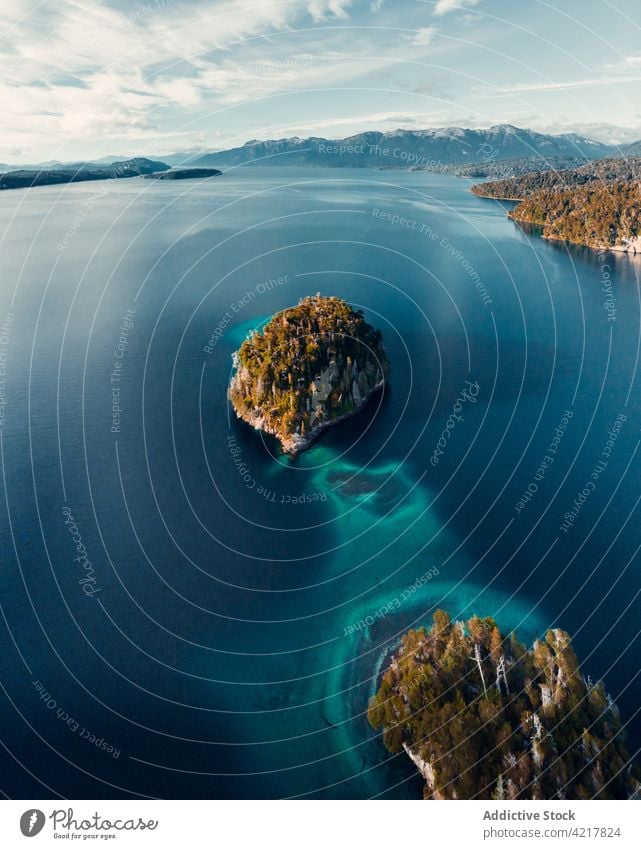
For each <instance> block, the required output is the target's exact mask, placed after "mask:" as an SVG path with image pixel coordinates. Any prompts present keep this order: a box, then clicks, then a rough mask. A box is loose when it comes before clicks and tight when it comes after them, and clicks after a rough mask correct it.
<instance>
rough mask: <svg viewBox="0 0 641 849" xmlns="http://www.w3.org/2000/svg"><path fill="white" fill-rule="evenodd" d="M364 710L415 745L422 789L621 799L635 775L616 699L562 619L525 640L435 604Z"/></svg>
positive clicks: (398, 741)
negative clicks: (585, 664) (585, 666)
mask: <svg viewBox="0 0 641 849" xmlns="http://www.w3.org/2000/svg"><path fill="white" fill-rule="evenodd" d="M368 718H369V721H370V723H371V725H372V726H373V727H374V728H376V729H382V732H383V742H384V743H385V746H386V747H387V749H388V750H389V751H391V752H399V751H403V750H404V751H405V753H406V754H407V755H408V756H409V757H410V759H411V760H412V762H413V763H414V765H415V766H416V768H417V769H418V771H419V772H420V774H421V776H422V777H423V778H424V780H425V788H424V798H426V799H518V800H524V799H590V798H598V799H627V798H632V797H635V798H636V797H638V793H639V788H640V787H641V784H640V783H639V778H640V777H641V773H639V770H638V767H637V766H636V765H634V763H633V762H632V761H631V760H630V756H629V753H628V751H627V750H626V747H625V745H624V742H623V739H622V726H621V721H620V718H619V713H618V709H617V708H616V706H615V705H614V704H613V702H612V700H611V699H610V697H609V696H608V695H607V694H606V692H605V690H604V687H603V685H602V684H601V683H597V684H594V683H593V682H592V681H591V680H590V678H587V679H586V678H584V677H583V676H582V674H581V671H580V668H579V664H578V661H577V658H576V656H575V654H574V652H573V650H572V647H571V643H570V637H569V636H568V634H566V633H565V632H564V631H561V630H559V629H554V630H550V631H548V632H547V634H546V636H545V639H544V640H539V641H537V642H536V643H535V644H534V646H533V647H532V649H529V650H526V649H525V647H524V646H522V645H521V644H520V643H519V642H518V641H517V639H516V637H515V636H514V635H513V634H512V635H509V636H506V635H505V634H502V633H501V631H500V629H499V628H498V626H497V625H496V623H495V622H494V620H492V619H491V618H489V617H487V618H485V619H479V618H478V617H472V618H471V619H469V620H468V621H467V622H456V623H453V622H451V621H450V618H449V616H448V615H447V613H445V612H444V611H442V610H439V611H437V612H436V613H435V614H434V621H433V625H432V627H431V629H430V630H429V631H428V630H426V629H425V628H421V629H419V630H417V631H409V632H408V633H407V634H406V635H405V636H404V637H403V639H402V642H401V645H400V647H399V648H398V650H397V651H396V652H395V653H394V654H393V655H392V656H391V658H390V662H389V665H388V666H387V668H386V669H385V671H384V673H383V675H382V680H381V683H380V687H379V690H378V692H377V693H376V695H375V696H374V697H373V699H372V700H371V703H370V706H369V712H368Z"/></svg>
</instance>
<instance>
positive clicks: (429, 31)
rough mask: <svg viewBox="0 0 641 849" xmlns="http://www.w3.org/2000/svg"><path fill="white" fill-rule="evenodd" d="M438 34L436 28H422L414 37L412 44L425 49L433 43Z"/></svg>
mask: <svg viewBox="0 0 641 849" xmlns="http://www.w3.org/2000/svg"><path fill="white" fill-rule="evenodd" d="M437 32H438V30H437V28H436V27H421V28H420V29H419V30H417V31H416V34H415V35H413V36H412V44H416V45H418V46H420V47H425V46H426V45H428V44H429V43H430V42H431V41H432V39H433V38H434V36H435V35H436V33H437Z"/></svg>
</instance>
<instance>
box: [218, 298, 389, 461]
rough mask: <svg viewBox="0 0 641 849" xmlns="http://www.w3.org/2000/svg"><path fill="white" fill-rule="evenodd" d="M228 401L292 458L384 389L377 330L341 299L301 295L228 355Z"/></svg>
mask: <svg viewBox="0 0 641 849" xmlns="http://www.w3.org/2000/svg"><path fill="white" fill-rule="evenodd" d="M234 364H235V370H234V374H233V376H232V379H231V382H230V385H229V392H228V395H229V399H230V401H231V403H232V405H233V407H234V410H235V412H236V415H237V416H238V417H239V418H240V419H243V421H245V422H247V423H248V424H250V425H252V426H253V427H255V428H257V429H258V430H262V431H264V432H265V433H270V434H273V435H274V436H275V437H276V438H277V439H278V440H279V441H280V443H281V446H282V448H283V451H285V452H286V453H288V454H293V455H296V454H299V453H300V452H301V451H304V450H306V449H307V448H309V446H310V445H311V444H312V442H313V441H314V440H315V439H316V438H317V437H318V436H319V435H320V434H321V433H322V432H323V431H324V430H325V429H326V428H328V427H331V426H333V425H336V424H338V423H339V422H340V421H342V420H343V419H345V418H347V417H349V416H353V415H355V414H356V413H357V412H359V411H360V410H362V409H363V408H364V407H365V405H366V404H367V402H368V400H369V399H370V397H371V396H372V395H373V394H374V393H376V392H378V391H379V390H380V389H382V387H383V386H384V384H385V381H386V379H387V376H388V374H389V364H388V361H387V356H386V354H385V349H384V348H383V344H382V336H381V333H380V331H378V330H374V329H373V328H372V327H370V325H369V324H367V322H366V321H365V319H364V317H363V314H362V312H360V311H355V310H353V309H352V308H351V307H350V306H349V305H348V304H347V303H345V301H343V300H341V299H340V298H334V297H331V298H326V297H321V296H320V295H315V296H313V297H308V298H304V299H303V300H302V301H301V302H300V303H299V304H298V306H295V307H291V308H289V309H286V310H284V311H283V312H280V313H277V314H276V315H275V316H274V317H273V318H272V319H271V321H270V322H269V324H267V326H266V327H265V328H264V330H263V332H262V333H254V334H252V335H251V336H250V337H249V338H248V339H246V340H245V342H243V344H242V346H241V348H240V350H239V351H237V352H236V354H235V355H234Z"/></svg>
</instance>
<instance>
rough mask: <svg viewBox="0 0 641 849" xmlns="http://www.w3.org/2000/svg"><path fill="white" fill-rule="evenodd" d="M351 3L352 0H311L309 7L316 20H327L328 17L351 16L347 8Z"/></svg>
mask: <svg viewBox="0 0 641 849" xmlns="http://www.w3.org/2000/svg"><path fill="white" fill-rule="evenodd" d="M351 5H352V0H311V2H310V3H309V5H308V7H307V8H308V11H309V14H310V15H311V16H312V18H313V19H314V20H315V21H326V20H327V19H328V18H343V19H345V18H349V14H348V12H347V9H348V8H349V6H351Z"/></svg>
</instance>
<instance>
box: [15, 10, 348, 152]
mask: <svg viewBox="0 0 641 849" xmlns="http://www.w3.org/2000/svg"><path fill="white" fill-rule="evenodd" d="M31 5H32V3H31V2H30V0H3V2H2V4H0V31H2V32H4V33H5V35H6V38H7V41H5V43H4V47H0V54H4V55H2V69H1V74H0V101H1V102H2V104H3V134H2V135H3V138H2V148H0V156H3V155H4V154H3V150H4V151H8V150H12V149H13V150H15V149H23V150H24V149H27V148H29V147H31V146H32V145H33V146H37V145H39V144H42V143H43V140H44V138H45V137H46V141H47V144H48V145H54V144H56V143H58V144H64V143H65V142H66V140H67V138H68V136H69V135H73V137H74V139H75V140H76V141H77V142H79V141H81V140H82V139H85V140H86V142H87V144H91V143H93V142H95V143H97V144H100V143H102V141H103V140H104V139H105V138H108V137H110V136H114V137H117V136H120V137H122V138H125V139H126V138H127V137H131V136H132V135H133V134H138V135H137V137H141V136H142V137H145V136H146V137H149V138H152V137H153V135H154V134H156V135H159V136H162V132H163V131H162V127H163V114H165V115H166V113H167V110H173V111H174V112H176V111H178V112H180V111H185V110H189V109H190V108H191V109H194V108H196V107H198V105H199V104H203V103H205V102H207V106H208V107H209V108H211V106H212V105H213V106H214V107H215V105H216V103H213V104H212V103H211V102H209V101H210V98H211V96H212V94H217V95H218V103H235V102H240V101H241V100H243V99H248V98H251V97H255V96H263V95H265V94H268V93H270V92H274V91H277V90H279V88H280V89H282V88H285V89H287V88H288V87H290V86H295V87H299V86H300V84H301V82H303V81H305V82H307V83H310V82H311V73H310V62H309V61H308V62H307V65H305V63H304V62H303V61H301V59H300V56H301V53H302V51H301V50H300V39H299V40H298V42H297V44H298V50H297V51H296V54H294V55H293V61H289V60H290V59H292V45H291V43H290V44H287V43H286V41H285V40H284V38H285V37H286V35H287V33H288V32H290V31H291V29H292V27H293V26H295V25H296V24H297V23H300V24H302V25H303V26H304V27H308V26H309V24H310V23H311V20H312V19H317V18H318V19H320V18H322V19H327V18H345V17H346V16H347V11H346V10H347V8H348V7H349V6H350V5H351V0H311V2H310V0H293V2H282V0H261V2H259V3H257V2H256V0H219V2H217V3H216V4H215V5H214V4H208V3H207V4H202V3H200V2H198V0H181V2H180V3H176V2H169V1H168V2H164V0H162V2H161V0H159V2H158V3H155V2H153V3H148V4H147V3H145V4H140V5H132V6H131V7H130V8H129V9H127V7H126V6H125V7H123V9H124V10H123V11H119V10H117V9H115V8H113V7H109V6H106V5H103V4H87V3H86V2H85V0H56V3H55V4H47V5H44V6H40V7H38V9H37V11H34V12H31V11H30V6H31ZM277 33H284V36H283V39H281V41H279V43H278V49H277V51H275V50H274V48H273V47H271V48H268V49H267V50H266V49H265V47H266V42H265V40H264V39H265V38H266V37H267V38H269V37H270V36H275V35H276V34H277ZM279 37H280V36H279ZM351 52H353V51H351ZM319 53H321V55H322V51H319ZM274 55H276V56H278V60H274V61H269V60H270V59H271V57H273V56H274ZM265 56H266V57H267V59H266V60H265V61H262V58H263V57H265ZM349 65H350V66H352V65H353V63H349ZM354 67H355V66H354ZM332 73H333V74H334V75H335V71H332ZM316 85H317V81H316ZM243 87H244V93H243V91H242V88H243ZM176 123H177V125H178V126H177V130H176V136H177V137H180V136H181V133H182V130H180V127H179V125H180V122H179V121H178V122H176ZM194 131H195V130H194Z"/></svg>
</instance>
